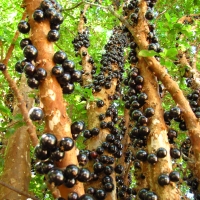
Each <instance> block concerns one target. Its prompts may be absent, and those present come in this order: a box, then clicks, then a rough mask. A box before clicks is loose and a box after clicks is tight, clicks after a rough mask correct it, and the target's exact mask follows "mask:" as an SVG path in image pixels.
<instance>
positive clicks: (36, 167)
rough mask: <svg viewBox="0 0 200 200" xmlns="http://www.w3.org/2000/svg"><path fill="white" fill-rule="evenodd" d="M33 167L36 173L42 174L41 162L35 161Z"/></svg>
mask: <svg viewBox="0 0 200 200" xmlns="http://www.w3.org/2000/svg"><path fill="white" fill-rule="evenodd" d="M34 169H35V172H36V173H38V174H44V172H43V163H42V162H37V163H36V164H35V165H34Z"/></svg>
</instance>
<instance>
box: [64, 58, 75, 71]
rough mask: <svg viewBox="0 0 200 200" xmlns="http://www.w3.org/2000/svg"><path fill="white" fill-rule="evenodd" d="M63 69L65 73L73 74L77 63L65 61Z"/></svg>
mask: <svg viewBox="0 0 200 200" xmlns="http://www.w3.org/2000/svg"><path fill="white" fill-rule="evenodd" d="M62 67H63V69H64V70H65V71H67V72H73V71H74V68H75V63H74V62H73V61H71V60H67V59H65V60H64V61H63V62H62Z"/></svg>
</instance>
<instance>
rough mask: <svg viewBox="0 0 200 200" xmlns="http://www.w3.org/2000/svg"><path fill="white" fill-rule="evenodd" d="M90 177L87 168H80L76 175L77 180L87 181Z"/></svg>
mask: <svg viewBox="0 0 200 200" xmlns="http://www.w3.org/2000/svg"><path fill="white" fill-rule="evenodd" d="M90 178H91V173H90V171H89V170H88V169H86V168H81V169H80V170H79V174H78V177H77V179H78V181H80V182H87V181H89V180H90Z"/></svg>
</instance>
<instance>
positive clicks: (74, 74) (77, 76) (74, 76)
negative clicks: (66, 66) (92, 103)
mask: <svg viewBox="0 0 200 200" xmlns="http://www.w3.org/2000/svg"><path fill="white" fill-rule="evenodd" d="M81 77H82V73H81V71H79V70H74V71H73V72H72V81H73V82H79V81H80V80H81Z"/></svg>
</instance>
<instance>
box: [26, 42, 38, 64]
mask: <svg viewBox="0 0 200 200" xmlns="http://www.w3.org/2000/svg"><path fill="white" fill-rule="evenodd" d="M23 54H24V56H25V57H26V58H27V59H28V60H34V59H36V57H37V55H38V51H37V49H36V48H35V47H34V46H33V45H26V46H25V47H24V49H23Z"/></svg>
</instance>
